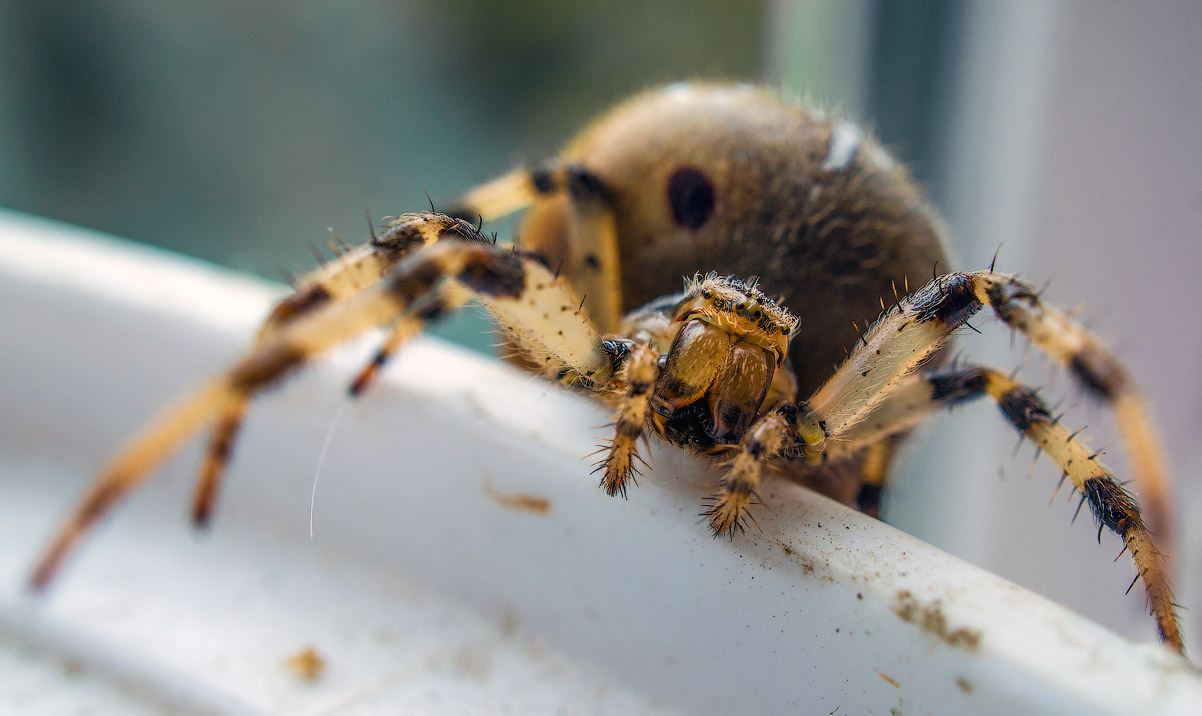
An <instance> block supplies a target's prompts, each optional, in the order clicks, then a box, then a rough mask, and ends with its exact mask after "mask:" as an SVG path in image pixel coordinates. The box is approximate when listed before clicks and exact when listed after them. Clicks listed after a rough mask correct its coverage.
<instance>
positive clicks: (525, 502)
mask: <svg viewBox="0 0 1202 716" xmlns="http://www.w3.org/2000/svg"><path fill="white" fill-rule="evenodd" d="M482 484H483V485H484V494H485V495H488V499H490V500H492V501H493V502H495V503H497V504H498V505H500V506H501V507H507V508H509V509H511V510H525V511H526V512H533V513H534V514H536V515H545V514H547V513H548V512H550V511H551V501H550V500H548V499H547V498H545V497H539V496H538V495H528V494H526V493H524V492H515V493H513V494H511V495H507V494H505V493H503V492H500V491H498V490H497V488H495V487H493V486H492V483H491V482H489V481H488V480H484V481H483V482H482Z"/></svg>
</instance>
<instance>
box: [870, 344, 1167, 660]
mask: <svg viewBox="0 0 1202 716" xmlns="http://www.w3.org/2000/svg"><path fill="white" fill-rule="evenodd" d="M902 394H905V396H906V397H905V399H904V400H905V403H906V405H905V408H904V409H903V408H902V407H901V406H900V404H899V405H896V406H895V407H896V408H897V409H896V410H892V411H890V410H888V406H889V405H890V404H891V403H894V398H890V399H889V400H888V401H886V402H885V403H883V404H882V408H884V409H886V412H889V413H892V414H891V415H890V416H889V417H891V418H897V419H898V421H897V422H896V423H894V425H895V426H896V427H897V429H899V430H905V429H908V428H909V427H911V426H912V425H913V424H914V423H916V422H918V421H919V420H921V419H922V418H923V417H925V416H926V415H928V414H930V413H931V412H933V411H935V410H937V409H939V408H941V407H945V406H952V405H956V404H959V403H962V402H964V401H967V400H972V399H974V398H977V397H980V396H982V395H987V396H989V397H990V398H992V399H993V400H994V401H995V402H996V403H997V405H998V407H999V408H1000V409H1001V411H1002V415H1004V416H1005V418H1006V420H1007V421H1008V422H1009V423H1010V424H1011V425H1013V426H1014V428H1015V429H1016V430H1018V431H1019V432H1020V433H1021V434H1022V435H1024V436H1025V437H1027V438H1028V439H1030V440H1031V441H1032V442H1033V443H1035V445H1036V446H1037V447H1038V448H1039V449H1040V451H1041V452H1042V453H1043V454H1046V455H1047V456H1048V458H1049V459H1051V460H1052V461H1053V462H1054V463H1056V466H1057V467H1059V468H1060V470H1061V471H1062V472H1063V474H1064V476H1065V477H1067V478H1068V479H1069V481H1070V482H1071V484H1072V485H1073V487H1074V488H1076V490H1077V491H1079V492H1080V493H1081V494H1082V499H1083V501H1085V502H1087V503H1088V504H1089V508H1090V511H1091V512H1092V513H1093V515H1094V518H1095V519H1096V520H1097V522H1098V529H1099V535H1100V534H1101V529H1102V528H1109V529H1110V530H1111V531H1113V532H1114V533H1115V534H1117V535H1119V536H1120V537H1121V538H1122V540H1123V543H1124V544H1125V545H1126V547H1127V549H1128V550H1129V551H1130V552H1131V558H1132V560H1133V561H1134V563H1135V568H1136V571H1137V572H1138V575H1139V578H1140V579H1143V581H1144V586H1145V589H1146V590H1147V595H1148V604H1149V606H1150V609H1151V612H1152V615H1153V616H1154V617H1155V619H1156V625H1157V629H1158V630H1159V632H1160V636H1161V638H1162V639H1163V640H1164V641H1165V643H1166V644H1168V645H1169V646H1171V647H1173V648H1174V649H1176V650H1177V651H1179V652H1183V653H1184V646H1183V644H1182V638H1181V631H1180V626H1179V624H1178V623H1177V615H1176V609H1175V605H1174V603H1173V595H1172V591H1171V588H1170V585H1169V576H1168V570H1167V568H1166V565H1165V559H1164V555H1163V554H1162V553H1161V552H1160V551H1159V550H1158V549H1157V547H1156V544H1155V543H1154V542H1153V540H1152V536H1151V533H1150V532H1149V530H1148V526H1147V525H1146V524H1145V522H1144V519H1143V517H1142V515H1141V513H1140V507H1139V503H1138V502H1136V500H1135V498H1134V497H1133V496H1132V495H1131V494H1130V493H1129V492H1127V490H1126V489H1125V488H1124V487H1123V486H1122V484H1121V483H1120V482H1119V481H1118V480H1117V479H1116V478H1115V476H1114V474H1113V473H1112V472H1110V470H1109V469H1107V468H1106V467H1105V466H1104V465H1103V464H1102V463H1101V462H1099V461H1098V459H1097V458H1098V455H1097V454H1096V453H1093V452H1092V451H1090V450H1089V449H1088V448H1086V446H1085V444H1084V441H1083V440H1082V439H1080V437H1079V433H1080V431H1077V432H1071V431H1070V430H1069V429H1068V428H1067V427H1064V426H1063V425H1061V424H1060V422H1059V421H1058V420H1057V419H1056V418H1054V417H1053V416H1052V414H1051V411H1050V410H1049V409H1048V406H1047V405H1046V404H1045V403H1044V401H1043V400H1042V399H1041V398H1040V397H1039V396H1038V395H1037V394H1036V392H1035V390H1034V389H1032V388H1030V387H1028V386H1025V385H1022V384H1020V383H1018V382H1017V381H1015V380H1014V379H1013V378H1010V377H1009V376H1007V375H1005V374H1004V373H1001V372H1000V371H997V370H994V369H992V368H986V367H981V366H956V367H951V368H941V369H938V370H934V371H930V372H927V373H923V374H921V375H915V376H911V377H910V378H908V379H907V380H906V381H905V385H904V386H903V389H902V390H899V391H898V393H897V394H895V395H902ZM866 422H872V423H874V424H877V423H884V422H886V421H885V420H878V419H877V416H876V415H871V416H869V419H868V421H866ZM850 432H851V433H852V435H849V437H851V438H853V439H854V438H857V437H858V438H859V439H871V436H870V435H868V434H867V433H868V432H870V431H863V432H861V433H860V434H859V435H858V436H857V435H855V433H856V432H857V430H855V429H853V430H852V431H850Z"/></svg>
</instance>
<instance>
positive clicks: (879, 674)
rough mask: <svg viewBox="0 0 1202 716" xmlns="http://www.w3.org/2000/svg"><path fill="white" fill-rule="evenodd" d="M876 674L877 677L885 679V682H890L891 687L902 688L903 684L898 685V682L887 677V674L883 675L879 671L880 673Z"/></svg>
mask: <svg viewBox="0 0 1202 716" xmlns="http://www.w3.org/2000/svg"><path fill="white" fill-rule="evenodd" d="M876 674H877V676H879V677H881V678H882V679H884V680H885V681H888V682H889V685H890V686H892V687H893V688H895V689H900V688H901V684H899V683H897V682H896V681H894V680H893V679H891V678H889V677H888V676H886V675H885V674H883V673H881V672H879V671H878V672H876Z"/></svg>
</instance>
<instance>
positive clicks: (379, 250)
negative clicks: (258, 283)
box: [192, 217, 476, 527]
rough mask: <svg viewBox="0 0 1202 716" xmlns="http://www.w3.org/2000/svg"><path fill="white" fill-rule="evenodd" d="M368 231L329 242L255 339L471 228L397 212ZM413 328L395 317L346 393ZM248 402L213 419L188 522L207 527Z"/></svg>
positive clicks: (364, 381) (417, 326)
mask: <svg viewBox="0 0 1202 716" xmlns="http://www.w3.org/2000/svg"><path fill="white" fill-rule="evenodd" d="M371 233H372V236H371V239H370V240H369V241H368V242H367V243H365V244H363V245H362V246H358V247H355V248H352V249H341V248H339V247H338V246H337V245H336V244H332V247H333V248H335V249H336V250H337V251H338V253H339V256H338V257H337V258H335V259H334V260H332V261H330V262H328V263H326V264H325V265H323V266H322V267H321V268H320V269H318V270H316V271H314V272H312V273H310V274H309V275H307V276H305V277H303V278H301V279H300V280H299V281H298V282H297V284H296V286H295V290H294V292H293V293H292V294H291V295H289V296H288V297H287V298H285V299H284V300H282V301H280V302H279V303H277V304H276V305H275V306H274V307H273V308H272V310H271V312H270V313H269V314H268V316H267V318H266V319H265V320H264V321H263V325H262V326H261V327H260V328H259V332H258V335H257V336H256V339H255V344H256V345H262V344H263V343H265V342H266V341H267V340H269V339H270V337H271V336H272V335H274V334H275V333H277V332H278V331H279V330H280V329H281V328H283V327H284V326H286V325H288V324H289V323H291V322H292V321H294V320H296V319H297V318H300V317H303V316H306V315H308V314H309V313H310V312H312V311H313V310H314V309H316V308H318V307H320V306H322V305H324V304H327V303H330V302H337V301H342V300H346V299H347V298H350V297H351V296H354V295H355V294H357V293H359V292H360V291H362V290H363V289H365V288H367V287H369V286H372V285H374V284H376V283H377V282H379V281H380V280H381V278H383V276H384V275H385V274H387V273H389V272H390V271H392V270H393V268H395V267H396V265H397V263H398V262H399V261H400V260H401V259H402V258H404V257H405V256H406V255H408V254H409V253H411V252H412V251H414V250H415V249H418V248H421V247H423V246H427V245H429V244H431V243H433V242H435V241H438V240H439V239H442V238H447V237H455V236H459V237H463V238H468V239H470V238H472V237H473V236H474V235H475V234H476V231H475V229H473V228H472V227H471V226H470V225H468V224H466V223H464V222H450V221H412V220H410V219H409V218H408V217H402V218H399V219H396V220H394V221H393V222H392V223H391V224H390V225H389V226H388V227H387V228H386V229H385V230H384V231H382V232H377V231H376V229H375V227H374V226H373V227H371ZM419 330H421V322H420V321H416V320H414V318H413V317H411V316H404V317H402V318H400V319H398V320H397V321H396V322H395V323H394V325H393V326H392V328H391V330H390V331H389V334H388V336H387V338H385V340H384V342H383V344H381V347H380V349H379V350H378V351H377V352H376V354H375V356H374V357H373V359H372V360H371V362H370V363H368V365H367V366H365V367H364V368H363V370H362V371H360V373H359V375H358V376H357V377H356V378H355V380H354V382H353V383H352V384H351V388H350V393H351V396H352V397H357V396H358V395H360V394H361V393H362V392H363V390H364V389H365V388H366V387H367V386H368V385H369V384H370V383H371V381H372V380H373V379H374V378H375V376H376V375H377V374H378V372H379V370H380V368H382V367H383V365H384V364H385V363H386V362H387V361H388V359H389V357H390V356H391V355H392V354H393V353H395V352H396V350H397V349H398V348H399V347H400V345H401V343H403V342H404V340H405V339H406V338H408V337H410V336H412V335H413V334H415V333H416V332H417V331H419ZM250 402H251V396H249V395H248V396H244V397H243V398H241V399H231V400H230V401H228V403H227V404H226V405H225V407H224V408H223V409H222V412H221V415H220V416H219V417H218V418H217V419H216V421H215V422H214V425H213V429H212V432H211V434H210V438H209V442H208V445H207V448H206V451H205V456H204V459H203V461H202V463H201V468H200V473H199V475H198V477H197V480H196V487H195V489H194V490H193V498H192V521H193V523H194V524H195V525H196V526H198V527H204V526H207V525H208V523H209V520H210V518H211V516H212V512H213V504H214V502H215V500H216V497H217V492H218V489H219V488H220V486H221V479H222V476H223V475H224V473H225V470H226V468H227V467H228V464H229V461H230V457H231V455H232V454H233V449H234V443H235V440H236V439H237V436H238V432H239V430H240V429H241V427H242V423H243V421H244V420H245V418H246V412H247V410H248V409H249V407H250Z"/></svg>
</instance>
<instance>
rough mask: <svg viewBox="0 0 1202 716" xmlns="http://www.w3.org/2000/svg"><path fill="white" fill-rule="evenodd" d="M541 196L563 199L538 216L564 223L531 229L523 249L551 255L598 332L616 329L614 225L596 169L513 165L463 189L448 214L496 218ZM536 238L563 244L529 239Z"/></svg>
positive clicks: (618, 289) (555, 163)
mask: <svg viewBox="0 0 1202 716" xmlns="http://www.w3.org/2000/svg"><path fill="white" fill-rule="evenodd" d="M540 198H541V199H545V200H551V201H561V202H562V205H561V206H560V207H559V208H561V209H562V212H549V213H548V214H544V215H543V216H542V217H540V218H541V220H544V221H546V220H552V219H549V218H548V217H549V216H550V215H551V214H553V215H554V217H555V218H554V220H555V221H562V222H563V224H564V225H563V227H562V229H560V230H556V231H531V232H530V238H528V239H527V243H524V244H523V247H522V248H524V249H526V250H530V251H535V252H539V253H542V254H543V255H544V256H547V257H554V260H553V261H552V263H554V264H556V265H557V266H556V268H557V270H562V271H563V272H565V273H566V274H567V275H568V276H570V277H571V279H572V283H573V285H574V286H576V287H577V288H578V290H579V291H580V292H581V293H582V294H583V297H584V301H585V306H586V307H587V308H588V310H589V315H591V316H592V317H593V320H594V321H595V322H596V323H597V326H598V327H599V328H600V329H601V331H602V332H605V333H609V332H612V331H614V330H616V329H617V327H618V323H619V322H620V321H621V320H622V278H621V274H620V264H619V261H618V233H617V225H616V223H615V218H614V212H613V207H612V201H611V192H610V190H609V188H608V187H607V186H606V185H605V183H604V181H603V180H602V179H601V178H600V177H598V176H597V174H596V173H594V172H593V171H591V170H589V169H588V168H587V167H585V166H583V165H580V164H573V163H571V162H568V161H562V160H552V161H549V162H545V163H543V164H540V165H537V166H533V167H528V168H524V169H518V170H516V171H513V172H510V173H509V174H506V175H504V176H502V177H500V178H498V179H495V180H493V181H491V182H489V183H487V184H484V185H481V186H480V187H477V188H476V189H473V190H471V191H469V192H467V193H466V194H464V195H463V196H462V197H460V198H459V199H458V200H457V201H455V202H454V203H453V206H454V208H453V210H451V211H450V212H449V213H451V214H452V215H454V216H459V217H462V218H464V219H467V220H474V219H475V218H476V217H477V216H479V217H481V218H483V219H485V220H488V219H495V218H499V217H501V216H505V215H507V214H511V213H513V212H515V211H519V210H521V209H525V208H527V207H528V206H529V205H530V204H532V203H533V202H534V201H535V200H536V199H540ZM539 238H541V239H542V240H551V241H560V240H562V241H563V244H562V245H559V244H557V245H555V246H543V245H539V244H535V243H533V241H534V240H535V239H539Z"/></svg>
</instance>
